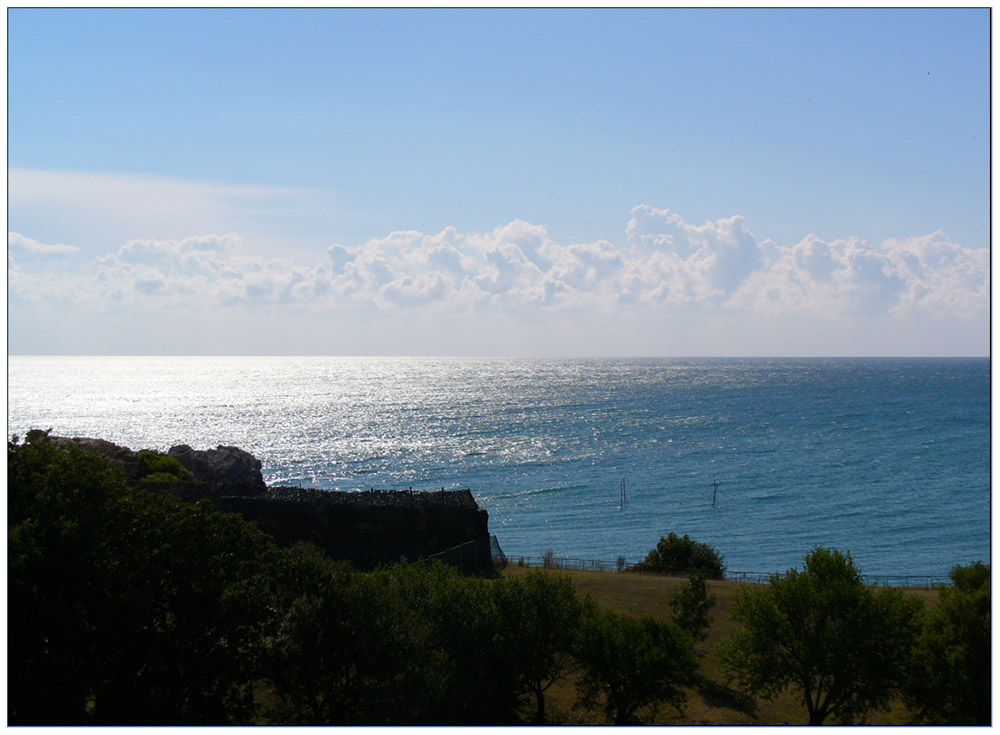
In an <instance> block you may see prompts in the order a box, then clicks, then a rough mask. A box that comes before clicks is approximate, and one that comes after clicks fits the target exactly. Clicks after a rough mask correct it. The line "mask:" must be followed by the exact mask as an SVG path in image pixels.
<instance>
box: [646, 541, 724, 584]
mask: <svg viewBox="0 0 1000 735" xmlns="http://www.w3.org/2000/svg"><path fill="white" fill-rule="evenodd" d="M725 569H726V567H725V564H724V562H723V557H722V555H721V554H720V553H719V552H718V551H716V550H715V549H714V548H713V547H711V546H709V545H708V544H704V543H701V542H699V541H694V540H693V539H691V538H690V537H689V536H688V535H687V534H684V535H683V536H678V535H677V534H676V533H673V532H671V533H670V534H669V535H668V536H666V537H663V536H661V537H660V540H659V542H658V543H657V544H656V548H654V549H652V550H651V551H650V552H649V554H647V555H646V558H645V559H644V560H643V561H641V562H640V563H638V564H636V565H635V566H633V567H632V570H633V571H637V572H659V573H664V574H670V573H672V572H690V571H694V570H698V571H702V572H704V573H705V575H706V576H707V577H708V578H709V579H722V576H723V573H724V572H725Z"/></svg>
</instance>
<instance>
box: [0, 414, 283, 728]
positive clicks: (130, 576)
mask: <svg viewBox="0 0 1000 735" xmlns="http://www.w3.org/2000/svg"><path fill="white" fill-rule="evenodd" d="M7 472H8V542H7V550H8V616H9V617H8V621H9V622H8V626H9V627H8V630H9V634H10V635H9V648H8V676H9V681H10V690H9V698H8V701H9V711H8V715H9V718H10V721H11V722H12V723H15V724H102V725H104V724H114V725H121V724H145V725H156V724H178V723H181V724H210V723H241V722H247V721H249V719H250V717H251V715H252V714H253V710H254V703H253V689H252V683H253V681H254V679H255V678H257V677H258V676H259V675H260V668H259V662H260V660H261V654H262V651H263V641H264V637H263V636H264V632H265V630H264V628H265V626H266V620H267V602H268V600H267V598H266V597H265V596H263V595H262V594H260V588H259V581H260V577H261V575H262V573H263V571H264V569H265V567H266V564H267V562H268V560H269V557H270V556H271V555H273V553H274V551H275V550H274V547H273V545H272V544H270V543H269V541H268V539H267V538H266V537H264V536H263V534H261V533H260V531H258V530H257V529H256V528H255V527H253V526H250V525H248V524H246V523H244V522H243V520H242V519H241V518H239V517H237V516H232V515H223V514H220V513H217V512H215V511H214V510H213V509H212V507H211V506H210V505H209V504H208V503H205V502H203V503H199V504H188V503H183V502H181V501H180V500H178V499H176V498H174V497H173V496H170V495H152V494H149V493H146V492H144V491H139V490H134V489H132V488H130V487H129V486H128V485H127V484H126V483H125V481H124V478H123V476H122V475H121V474H120V473H119V472H118V471H116V470H115V469H113V468H111V467H110V466H109V465H108V463H107V462H106V460H104V459H103V458H99V457H97V456H95V455H93V454H88V453H85V452H83V451H82V450H79V449H75V448H74V449H71V450H59V449H56V448H55V447H54V446H52V445H51V444H50V443H49V441H48V439H47V436H46V435H45V434H44V433H42V432H32V433H30V434H29V435H28V437H27V441H26V442H25V443H24V444H18V443H17V441H16V438H15V440H14V441H13V442H11V443H10V444H9V445H8V460H7Z"/></svg>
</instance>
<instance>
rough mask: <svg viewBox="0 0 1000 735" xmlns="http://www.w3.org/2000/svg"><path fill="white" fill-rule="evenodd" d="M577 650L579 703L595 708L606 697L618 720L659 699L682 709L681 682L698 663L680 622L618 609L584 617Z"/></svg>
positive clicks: (628, 718) (629, 717)
mask: <svg viewBox="0 0 1000 735" xmlns="http://www.w3.org/2000/svg"><path fill="white" fill-rule="evenodd" d="M576 655H577V658H578V659H579V660H580V662H581V663H582V664H583V666H584V674H583V677H582V678H581V679H580V680H579V682H578V685H577V686H578V691H579V694H580V701H581V703H582V704H583V705H584V706H585V707H588V708H592V707H594V706H595V705H596V704H597V703H598V702H599V701H600V700H601V699H603V701H604V712H605V714H606V715H607V717H608V719H610V720H611V721H612V722H613V723H614V724H616V725H627V724H630V723H633V722H635V721H636V720H637V713H638V712H639V710H641V709H642V708H644V707H651V708H652V710H653V712H654V713H655V709H656V706H657V705H658V704H659V703H661V702H667V703H669V704H672V705H674V706H676V707H677V708H678V709H680V708H681V707H682V706H683V705H684V702H685V701H686V698H685V694H684V690H683V687H684V686H686V685H687V684H689V683H691V682H692V681H693V677H694V673H695V671H696V669H697V668H698V660H697V658H696V657H695V653H694V643H693V641H692V640H691V637H690V636H689V635H688V634H687V633H685V632H684V631H683V630H681V629H680V628H678V627H677V626H676V625H674V624H672V623H663V622H660V621H658V620H654V619H653V618H651V617H648V616H644V617H641V618H632V617H625V616H623V615H619V614H617V613H614V612H593V613H591V614H589V615H587V616H585V617H584V619H583V621H582V622H581V626H580V633H579V639H578V643H577V651H576Z"/></svg>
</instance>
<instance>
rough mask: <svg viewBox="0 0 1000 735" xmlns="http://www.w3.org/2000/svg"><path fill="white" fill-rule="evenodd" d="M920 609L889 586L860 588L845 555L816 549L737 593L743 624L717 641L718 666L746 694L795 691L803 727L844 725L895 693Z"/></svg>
mask: <svg viewBox="0 0 1000 735" xmlns="http://www.w3.org/2000/svg"><path fill="white" fill-rule="evenodd" d="M920 612H921V609H920V605H919V603H917V602H916V601H915V600H913V599H912V598H907V597H904V596H903V595H902V593H901V592H899V591H898V590H894V589H883V590H879V591H875V590H873V589H872V588H871V587H868V586H866V585H865V583H864V581H863V580H862V579H861V575H860V573H859V571H858V569H857V568H856V567H855V565H854V561H853V560H852V559H851V556H850V554H847V555H844V554H841V553H840V552H839V551H831V550H828V549H824V548H819V547H817V548H816V549H814V550H813V551H812V552H811V553H809V554H807V555H806V557H805V568H804V570H803V571H801V572H799V571H798V570H796V569H791V570H789V572H788V573H787V575H786V576H784V577H779V576H774V577H772V578H771V582H770V584H769V585H767V586H764V587H761V588H757V589H752V588H747V589H746V590H744V591H743V592H742V594H740V595H739V596H738V597H737V599H736V602H735V604H734V605H733V610H732V613H731V614H732V615H733V617H734V618H735V619H736V620H737V621H739V622H740V623H742V627H741V628H740V629H739V630H737V632H736V634H735V635H734V636H733V637H732V639H730V640H729V641H728V642H727V643H725V644H723V648H722V650H721V655H722V658H723V665H724V667H725V668H726V669H728V670H729V671H730V672H731V673H732V674H734V675H735V676H736V678H737V680H738V681H739V684H740V685H741V687H742V688H743V690H744V691H746V692H749V693H752V694H756V695H758V696H761V697H765V698H769V697H770V698H773V697H774V696H776V695H777V694H778V693H780V692H781V691H782V690H783V689H785V688H786V687H792V688H794V689H795V690H797V691H798V692H799V694H800V696H801V697H802V699H803V701H804V703H805V705H806V709H807V711H808V713H809V724H810V725H819V724H822V723H823V721H824V720H825V719H826V718H827V717H828V716H830V715H836V716H837V717H838V718H839V719H840V720H841V721H842V722H844V723H853V722H855V721H856V720H857V719H858V718H859V717H860V716H862V715H864V714H865V713H867V712H868V711H870V710H872V709H876V708H880V707H885V706H887V705H888V704H889V702H890V701H891V700H892V698H893V696H895V695H896V694H898V693H899V692H900V691H901V689H902V686H903V684H904V682H905V680H906V673H907V663H908V661H909V656H910V650H911V648H912V645H913V642H914V639H915V637H916V634H917V631H918V626H919V615H920Z"/></svg>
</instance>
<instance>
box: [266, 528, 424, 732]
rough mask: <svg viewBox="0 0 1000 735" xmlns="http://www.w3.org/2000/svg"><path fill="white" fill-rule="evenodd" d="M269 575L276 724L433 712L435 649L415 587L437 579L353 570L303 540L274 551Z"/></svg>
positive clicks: (386, 719) (382, 720)
mask: <svg viewBox="0 0 1000 735" xmlns="http://www.w3.org/2000/svg"><path fill="white" fill-rule="evenodd" d="M277 572H278V575H277V578H276V581H277V586H276V600H277V604H278V609H279V610H280V611H281V620H280V622H279V625H278V628H277V631H276V633H275V636H274V638H273V641H272V643H271V647H270V655H269V659H268V661H269V664H268V676H269V678H270V680H271V682H272V684H273V685H274V688H275V693H276V694H277V696H278V697H279V699H280V700H281V702H282V705H283V707H282V709H281V710H280V711H279V712H278V713H277V714H278V715H279V716H280V718H281V721H284V722H288V723H290V724H309V725H349V724H372V725H378V724H383V725H384V724H412V723H414V722H419V721H421V720H422V719H423V716H424V715H425V713H426V711H428V710H433V709H434V707H433V701H434V697H435V696H436V695H435V691H436V688H437V686H439V685H440V683H441V668H442V654H441V653H439V652H438V651H437V650H436V646H435V644H436V643H437V641H436V640H435V639H434V638H433V636H432V627H431V621H430V620H429V619H428V618H425V617H424V616H423V615H421V614H420V607H421V606H422V605H424V604H426V601H427V599H428V597H424V596H423V594H422V593H429V596H433V595H434V594H436V593H437V590H434V589H433V588H434V587H435V586H436V585H435V584H434V583H433V582H431V584H427V582H429V581H431V579H432V578H433V579H435V580H439V579H443V577H441V576H440V575H437V576H436V575H434V574H432V573H428V574H425V575H421V570H416V569H409V568H407V567H406V566H405V565H398V566H396V567H393V568H391V569H388V570H381V571H378V572H373V573H360V572H357V571H355V570H354V568H353V567H352V566H351V565H350V564H348V563H346V562H337V561H332V560H331V559H329V558H328V557H327V556H325V555H324V554H323V552H322V551H321V550H320V549H319V548H318V547H316V546H313V545H311V544H304V543H302V544H297V545H295V546H294V547H292V548H291V549H288V550H286V551H284V552H283V553H282V556H281V559H280V561H279V564H278V569H277ZM419 576H423V577H424V578H423V579H417V577H419ZM417 590H421V592H416V591H417ZM414 603H416V604H414ZM435 672H437V675H435Z"/></svg>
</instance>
